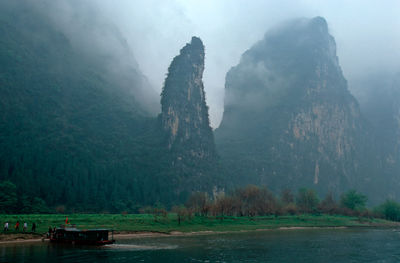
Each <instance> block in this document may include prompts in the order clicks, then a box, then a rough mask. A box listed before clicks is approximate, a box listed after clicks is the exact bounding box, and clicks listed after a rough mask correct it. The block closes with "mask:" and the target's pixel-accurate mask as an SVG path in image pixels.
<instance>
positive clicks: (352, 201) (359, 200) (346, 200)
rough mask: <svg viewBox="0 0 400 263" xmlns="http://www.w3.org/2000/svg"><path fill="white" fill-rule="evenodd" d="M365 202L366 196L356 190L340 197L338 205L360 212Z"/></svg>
mask: <svg viewBox="0 0 400 263" xmlns="http://www.w3.org/2000/svg"><path fill="white" fill-rule="evenodd" d="M367 200H368V198H367V196H365V195H363V194H361V193H358V192H357V191H356V190H350V191H348V192H346V193H345V194H343V195H342V197H341V200H340V205H341V206H342V207H345V208H348V209H351V210H353V211H361V210H363V209H365V203H366V202H367Z"/></svg>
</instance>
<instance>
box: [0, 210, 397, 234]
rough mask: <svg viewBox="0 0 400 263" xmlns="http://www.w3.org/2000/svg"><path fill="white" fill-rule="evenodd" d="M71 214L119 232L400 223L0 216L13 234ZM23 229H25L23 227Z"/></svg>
mask: <svg viewBox="0 0 400 263" xmlns="http://www.w3.org/2000/svg"><path fill="white" fill-rule="evenodd" d="M67 216H68V219H69V222H70V224H71V225H76V227H77V228H80V229H93V228H109V229H114V230H116V231H129V232H136V231H137V232H142V231H145V232H146V231H148V232H162V233H170V232H172V231H181V232H195V231H240V230H256V229H273V228H279V227H340V226H347V227H353V226H395V225H398V223H395V222H391V221H386V220H383V219H368V218H358V217H348V216H339V215H335V216H331V215H293V216H277V217H275V216H259V217H253V218H249V217H224V219H223V220H221V219H220V218H215V217H200V216H195V217H193V218H192V219H190V220H189V219H186V220H184V221H182V222H181V224H180V225H179V224H178V221H177V216H176V215H175V214H168V215H167V216H166V217H162V216H158V217H157V218H155V217H154V216H153V215H148V214H127V215H122V214H70V215H59V214H50V215H47V214H30V215H0V222H2V224H4V222H6V221H8V222H9V224H10V231H8V233H9V234H13V233H16V232H15V230H14V225H15V223H16V221H17V220H19V222H20V224H21V226H20V228H21V227H22V225H23V223H24V222H27V223H28V230H29V231H30V229H31V226H32V223H33V222H35V223H36V225H37V230H36V232H37V233H45V232H47V230H48V228H49V226H51V227H55V226H60V225H63V224H64V222H65V218H66V217H67ZM19 232H22V230H20V231H19Z"/></svg>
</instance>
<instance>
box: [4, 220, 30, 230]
mask: <svg viewBox="0 0 400 263" xmlns="http://www.w3.org/2000/svg"><path fill="white" fill-rule="evenodd" d="M19 227H20V223H19V221H17V223H15V226H14V228H15V231H16V232H19ZM31 230H32V232H36V223H35V222H33V223H32V228H31ZM8 231H9V223H8V221H7V222H5V223H4V229H3V232H8ZM27 231H28V223H27V222H24V224H23V226H22V232H27Z"/></svg>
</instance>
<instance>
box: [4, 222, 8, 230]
mask: <svg viewBox="0 0 400 263" xmlns="http://www.w3.org/2000/svg"><path fill="white" fill-rule="evenodd" d="M7 231H8V222H6V223H5V224H4V232H7Z"/></svg>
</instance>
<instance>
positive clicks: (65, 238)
mask: <svg viewBox="0 0 400 263" xmlns="http://www.w3.org/2000/svg"><path fill="white" fill-rule="evenodd" d="M110 231H111V233H112V236H111V239H108V233H109V232H110ZM50 241H51V242H55V243H70V244H80V245H99V246H101V245H108V244H113V243H114V242H115V240H114V231H113V230H109V229H88V230H80V229H77V228H75V227H60V228H56V229H55V230H54V231H53V233H51V235H50Z"/></svg>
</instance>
